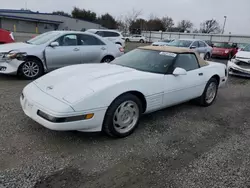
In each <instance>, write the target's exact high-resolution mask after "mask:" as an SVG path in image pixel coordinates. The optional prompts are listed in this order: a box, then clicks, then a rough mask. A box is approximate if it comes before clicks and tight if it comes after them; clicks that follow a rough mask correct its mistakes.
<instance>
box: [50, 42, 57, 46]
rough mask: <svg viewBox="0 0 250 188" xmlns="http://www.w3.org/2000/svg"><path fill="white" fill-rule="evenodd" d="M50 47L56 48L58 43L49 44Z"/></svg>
mask: <svg viewBox="0 0 250 188" xmlns="http://www.w3.org/2000/svg"><path fill="white" fill-rule="evenodd" d="M50 46H51V47H56V46H59V43H58V42H51V43H50Z"/></svg>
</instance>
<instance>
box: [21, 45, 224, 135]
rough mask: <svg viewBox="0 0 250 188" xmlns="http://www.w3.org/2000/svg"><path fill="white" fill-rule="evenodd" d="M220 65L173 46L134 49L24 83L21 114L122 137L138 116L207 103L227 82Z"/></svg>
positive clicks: (41, 121) (65, 128)
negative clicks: (191, 103) (194, 102)
mask: <svg viewBox="0 0 250 188" xmlns="http://www.w3.org/2000/svg"><path fill="white" fill-rule="evenodd" d="M227 77H228V74H227V67H226V66H225V65H224V64H220V63H215V62H207V61H204V60H202V58H201V57H200V56H199V55H198V54H197V53H196V52H194V51H192V50H189V49H182V48H176V47H166V46H146V47H139V48H137V49H135V50H132V51H130V52H129V53H126V54H125V55H123V56H121V57H119V58H116V59H115V60H114V61H112V62H111V63H103V64H84V65H72V66H68V67H64V68H61V69H58V70H55V71H53V72H50V73H48V74H47V75H44V76H42V77H40V78H39V79H37V80H35V81H33V82H32V83H30V84H28V85H27V86H26V87H25V88H24V89H23V92H22V94H21V97H20V101H21V106H22V109H23V111H24V112H25V114H26V115H27V116H29V117H30V118H32V119H33V120H35V121H36V122H38V123H39V124H41V125H43V126H44V127H47V128H49V129H51V130H58V131H68V130H78V131H85V132H86V131H87V132H95V131H104V132H106V133H107V134H108V135H110V136H114V137H125V136H128V135H129V134H131V133H132V132H133V131H134V130H135V129H136V127H137V125H138V122H139V118H140V116H141V115H142V114H146V113H150V112H153V111H157V110H160V109H163V108H166V107H169V106H173V105H176V104H179V103H183V102H186V101H189V100H191V99H196V100H197V101H198V102H199V104H200V105H202V106H209V105H211V104H212V103H213V102H214V100H215V98H216V95H217V89H218V87H220V86H222V85H223V84H224V83H225V82H226V81H227Z"/></svg>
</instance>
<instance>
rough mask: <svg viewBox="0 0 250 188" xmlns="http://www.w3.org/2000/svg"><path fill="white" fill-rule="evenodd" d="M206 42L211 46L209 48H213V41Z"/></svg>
mask: <svg viewBox="0 0 250 188" xmlns="http://www.w3.org/2000/svg"><path fill="white" fill-rule="evenodd" d="M205 42H206V43H207V44H208V45H209V46H211V47H213V45H214V44H213V42H212V41H211V40H205Z"/></svg>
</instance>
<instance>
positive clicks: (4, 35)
mask: <svg viewBox="0 0 250 188" xmlns="http://www.w3.org/2000/svg"><path fill="white" fill-rule="evenodd" d="M11 42H15V39H14V36H13V33H12V32H10V31H7V30H4V29H0V44H6V43H11Z"/></svg>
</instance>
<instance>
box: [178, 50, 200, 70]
mask: <svg viewBox="0 0 250 188" xmlns="http://www.w3.org/2000/svg"><path fill="white" fill-rule="evenodd" d="M176 67H179V68H183V69H185V70H186V71H191V70H194V69H198V68H199V65H198V61H197V59H196V57H195V55H194V54H179V55H178V57H177V59H176V61H175V64H174V68H176Z"/></svg>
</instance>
